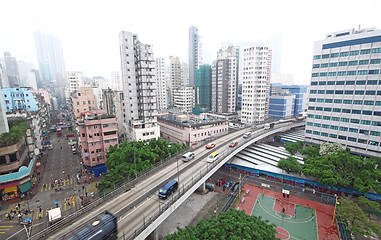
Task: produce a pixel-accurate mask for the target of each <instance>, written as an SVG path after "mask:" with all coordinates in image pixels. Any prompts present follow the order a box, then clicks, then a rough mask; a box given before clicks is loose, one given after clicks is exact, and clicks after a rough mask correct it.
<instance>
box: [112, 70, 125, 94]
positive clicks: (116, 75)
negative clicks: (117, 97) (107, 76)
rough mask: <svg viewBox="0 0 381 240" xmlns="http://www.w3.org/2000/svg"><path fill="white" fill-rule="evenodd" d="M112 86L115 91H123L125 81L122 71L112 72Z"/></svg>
mask: <svg viewBox="0 0 381 240" xmlns="http://www.w3.org/2000/svg"><path fill="white" fill-rule="evenodd" d="M111 86H112V89H113V90H115V91H123V82H122V76H121V75H120V72H117V71H115V72H111Z"/></svg>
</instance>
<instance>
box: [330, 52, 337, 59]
mask: <svg viewBox="0 0 381 240" xmlns="http://www.w3.org/2000/svg"><path fill="white" fill-rule="evenodd" d="M338 56H339V54H338V53H331V58H335V57H338Z"/></svg>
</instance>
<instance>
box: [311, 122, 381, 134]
mask: <svg viewBox="0 0 381 240" xmlns="http://www.w3.org/2000/svg"><path fill="white" fill-rule="evenodd" d="M307 126H311V127H312V126H314V127H319V128H320V127H321V128H326V129H332V130H340V131H343V132H351V133H360V134H364V135H372V136H381V132H377V131H369V130H364V129H357V128H348V127H340V126H335V125H329V124H321V123H312V122H307Z"/></svg>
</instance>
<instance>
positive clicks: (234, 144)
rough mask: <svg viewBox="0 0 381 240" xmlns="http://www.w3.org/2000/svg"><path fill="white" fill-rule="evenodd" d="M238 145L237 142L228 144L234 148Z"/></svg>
mask: <svg viewBox="0 0 381 240" xmlns="http://www.w3.org/2000/svg"><path fill="white" fill-rule="evenodd" d="M237 145H238V142H237V141H233V142H231V143H230V144H229V147H235V146H237Z"/></svg>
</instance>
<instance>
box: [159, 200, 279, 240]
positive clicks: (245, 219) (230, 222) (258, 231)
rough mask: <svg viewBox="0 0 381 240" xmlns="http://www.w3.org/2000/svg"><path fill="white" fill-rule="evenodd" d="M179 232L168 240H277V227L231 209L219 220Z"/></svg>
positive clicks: (199, 223) (204, 221)
mask: <svg viewBox="0 0 381 240" xmlns="http://www.w3.org/2000/svg"><path fill="white" fill-rule="evenodd" d="M177 230H178V231H177V232H175V233H173V234H170V235H167V236H166V237H165V239H167V240H177V239H178V240H180V239H181V240H182V239H200V240H201V239H229V240H230V239H233V240H234V239H258V240H261V239H263V240H272V239H274V240H275V239H277V238H275V233H276V230H275V225H274V224H269V223H268V220H262V218H261V217H260V216H259V217H257V216H248V215H246V213H245V212H244V211H243V210H242V211H238V210H235V209H234V208H230V209H229V210H228V211H227V212H222V213H221V214H220V215H219V217H218V218H215V217H212V218H210V219H208V220H201V221H199V222H198V223H197V224H196V226H187V227H185V229H181V228H177Z"/></svg>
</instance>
